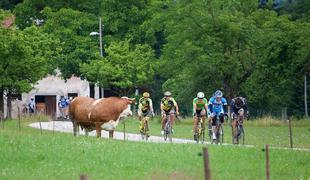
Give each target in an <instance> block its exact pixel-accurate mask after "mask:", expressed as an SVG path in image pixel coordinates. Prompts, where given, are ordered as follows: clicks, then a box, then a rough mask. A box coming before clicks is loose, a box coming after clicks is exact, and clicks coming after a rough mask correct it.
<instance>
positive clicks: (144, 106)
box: [139, 97, 153, 112]
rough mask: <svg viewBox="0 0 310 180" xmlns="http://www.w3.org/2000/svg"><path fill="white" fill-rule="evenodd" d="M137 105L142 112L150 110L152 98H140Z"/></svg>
mask: <svg viewBox="0 0 310 180" xmlns="http://www.w3.org/2000/svg"><path fill="white" fill-rule="evenodd" d="M139 107H140V109H141V111H142V112H146V111H149V110H151V107H153V104H152V100H151V99H150V98H144V97H142V98H140V99H139Z"/></svg>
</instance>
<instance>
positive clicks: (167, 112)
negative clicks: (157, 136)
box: [160, 91, 179, 135]
mask: <svg viewBox="0 0 310 180" xmlns="http://www.w3.org/2000/svg"><path fill="white" fill-rule="evenodd" d="M171 95H172V94H171V92H169V91H166V92H165V93H164V98H162V99H161V102H160V110H161V117H162V118H161V134H162V135H163V134H164V127H165V124H166V120H167V118H166V116H170V120H171V125H172V126H173V124H174V118H175V114H176V115H179V107H178V104H177V102H176V101H175V100H174V98H173V97H171Z"/></svg>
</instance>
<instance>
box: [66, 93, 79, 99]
mask: <svg viewBox="0 0 310 180" xmlns="http://www.w3.org/2000/svg"><path fill="white" fill-rule="evenodd" d="M77 96H78V93H68V98H71V97H72V99H73V98H75V97H77Z"/></svg>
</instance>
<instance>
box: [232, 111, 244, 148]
mask: <svg viewBox="0 0 310 180" xmlns="http://www.w3.org/2000/svg"><path fill="white" fill-rule="evenodd" d="M234 121H235V127H234V126H233V125H232V143H233V144H239V142H240V139H241V137H242V144H244V140H245V133H244V128H243V121H241V119H240V116H239V115H238V116H237V117H236V118H234Z"/></svg>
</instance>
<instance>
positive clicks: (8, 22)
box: [2, 16, 15, 28]
mask: <svg viewBox="0 0 310 180" xmlns="http://www.w3.org/2000/svg"><path fill="white" fill-rule="evenodd" d="M14 21H15V16H8V17H6V18H5V19H4V20H3V21H2V26H3V27H4V28H10V27H12V26H13V24H14Z"/></svg>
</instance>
